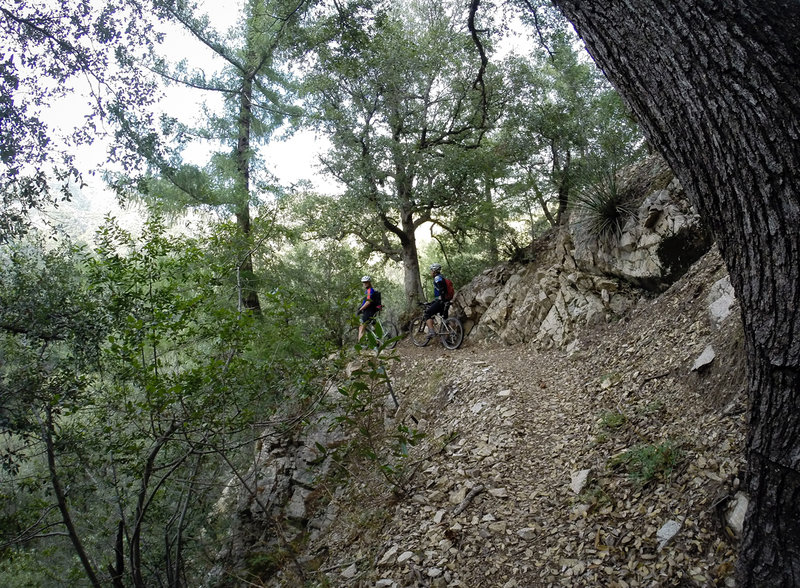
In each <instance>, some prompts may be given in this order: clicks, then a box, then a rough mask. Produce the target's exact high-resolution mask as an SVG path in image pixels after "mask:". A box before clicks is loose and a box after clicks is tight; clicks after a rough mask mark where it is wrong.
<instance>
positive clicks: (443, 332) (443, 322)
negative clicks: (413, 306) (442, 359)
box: [409, 301, 464, 349]
mask: <svg viewBox="0 0 800 588" xmlns="http://www.w3.org/2000/svg"><path fill="white" fill-rule="evenodd" d="M419 304H420V306H422V307H423V308H425V309H427V307H428V306H429V305H430V303H426V302H420V303H419ZM449 308H450V302H449V301H448V302H445V307H444V314H445V315H446V314H447V310H448V309H449ZM424 316H425V315H424V312H423V315H422V316H418V317H417V318H415V319H414V320H412V321H411V326H410V327H409V332H410V334H411V342H412V343H413V344H414V345H416V346H417V347H425V346H426V345H427V344H428V342H429V341H430V340H431V339H433V338H434V337H440V338H441V340H442V345H444V346H445V347H446V348H447V349H458V347H459V345H461V342H462V341H463V340H464V327H463V326H462V325H461V321H460V320H458V319H457V318H456V317H452V316H451V317H447V318H445V317H444V316H443V315H441V314H436V315H434V317H433V326H434V329H435V331H436V332H435V333H434V334H433V335H428V326H427V324H426V321H425V319H424V318H423V317H424Z"/></svg>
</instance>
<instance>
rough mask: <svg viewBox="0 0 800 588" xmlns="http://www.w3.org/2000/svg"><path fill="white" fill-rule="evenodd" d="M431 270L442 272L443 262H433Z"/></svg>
mask: <svg viewBox="0 0 800 588" xmlns="http://www.w3.org/2000/svg"><path fill="white" fill-rule="evenodd" d="M431 271H432V272H440V271H442V264H441V263H432V264H431Z"/></svg>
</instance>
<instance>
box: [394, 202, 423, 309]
mask: <svg viewBox="0 0 800 588" xmlns="http://www.w3.org/2000/svg"><path fill="white" fill-rule="evenodd" d="M401 225H402V226H401V229H402V232H403V235H402V236H401V237H400V245H401V246H402V248H403V290H404V293H405V296H406V311H407V312H409V313H411V312H414V311H415V310H416V308H417V304H418V303H419V302H421V301H422V300H424V299H425V293H424V292H423V290H422V281H421V280H420V271H419V255H418V252H417V237H416V230H417V225H416V223H415V222H414V217H413V215H412V214H411V213H410V212H404V213H401Z"/></svg>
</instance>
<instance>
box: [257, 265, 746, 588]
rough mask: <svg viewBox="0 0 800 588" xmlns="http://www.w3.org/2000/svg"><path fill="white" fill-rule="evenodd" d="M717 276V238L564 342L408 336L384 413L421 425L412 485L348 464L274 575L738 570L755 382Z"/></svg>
mask: <svg viewBox="0 0 800 588" xmlns="http://www.w3.org/2000/svg"><path fill="white" fill-rule="evenodd" d="M724 275H725V270H724V267H723V264H722V263H721V261H720V258H719V255H718V253H717V252H716V250H712V251H711V252H710V253H708V254H707V255H706V256H704V257H703V258H702V259H701V260H700V261H699V262H697V263H696V264H695V265H694V266H693V267H692V269H691V270H690V271H689V272H688V273H687V274H686V275H685V276H684V277H683V278H682V279H681V280H679V281H678V282H677V283H676V284H674V285H673V286H672V287H671V288H670V289H669V290H667V291H666V292H665V293H663V294H662V295H660V296H659V297H657V298H655V299H652V300H644V299H643V300H642V301H641V302H640V303H639V305H638V306H637V307H636V308H635V309H634V310H633V311H632V312H631V313H630V314H629V315H628V316H626V317H625V318H624V319H623V320H620V321H618V322H615V323H611V324H604V325H599V326H595V327H592V328H588V327H587V329H585V330H584V331H582V332H581V333H580V334H579V336H578V338H577V343H576V344H574V345H572V346H571V347H570V353H567V352H565V351H563V350H547V351H537V350H536V349H535V348H533V347H526V346H523V345H517V346H502V347H500V346H485V345H480V344H475V343H471V342H470V340H469V339H467V340H466V341H465V344H464V346H463V347H462V348H461V349H459V350H457V351H454V352H451V351H446V350H445V349H444V348H442V347H441V346H440V345H439V344H438V343H437V342H433V343H431V344H430V345H429V346H428V347H426V348H421V349H418V348H415V347H413V346H411V344H410V342H408V341H403V342H401V344H400V345H399V346H398V348H397V357H398V360H397V361H396V362H394V365H393V367H392V369H391V378H392V382H393V384H394V391H395V393H396V395H397V396H398V399H399V400H400V408H399V409H398V410H397V411H395V410H394V406H393V404H391V403H389V402H387V404H386V407H385V410H386V415H385V418H386V424H387V430H391V429H392V428H393V427H395V425H396V424H397V423H405V424H406V425H408V426H409V427H415V428H417V429H419V430H421V431H422V432H424V433H425V434H426V438H425V440H424V441H423V442H422V443H421V444H419V445H418V446H416V447H414V448H413V449H412V451H411V454H410V457H409V458H408V461H409V463H410V464H412V467H411V468H410V470H409V471H412V472H413V476H411V478H410V483H409V488H410V491H409V492H408V493H407V494H405V495H400V494H398V493H397V492H395V491H393V490H394V489H393V488H392V487H391V486H390V485H389V484H387V483H386V482H385V480H384V479H383V478H381V477H380V476H379V475H378V472H377V469H376V468H375V466H374V465H373V464H371V462H369V461H368V460H367V461H365V463H362V464H361V466H360V467H359V466H357V465H355V464H353V465H352V466H351V468H350V469H351V473H353V472H357V475H355V476H353V477H351V478H350V480H349V483H347V484H346V486H344V487H343V490H340V491H338V492H335V493H334V492H333V491H331V495H332V496H333V500H332V501H331V502H330V503H328V505H327V510H328V512H329V513H331V514H335V516H333V517H332V523H331V525H330V527H328V528H327V530H326V531H325V532H323V533H319V534H317V535H316V536H315V537H314V538H313V539H311V540H309V541H307V542H306V543H305V544H304V546H303V548H302V551H301V552H300V553H298V554H297V555H296V557H295V558H293V559H294V564H295V565H287V566H285V567H284V568H283V569H282V570H281V571H279V572H278V573H277V575H276V576H274V577H273V578H272V580H271V581H270V583H274V585H292V583H294V582H306V583H310V584H311V585H332V586H348V585H352V586H468V587H476V586H504V587H509V588H510V587H512V586H548V585H552V586H638V585H642V586H672V585H675V586H694V585H696V586H709V585H731V584H732V582H733V580H732V567H733V562H734V559H735V550H736V539H735V537H734V532H733V530H732V529H731V528H730V526H727V525H726V524H725V518H724V514H725V509H726V508H728V507H730V506H731V505H732V503H733V501H731V500H730V499H731V498H732V497H733V496H734V494H735V493H736V491H737V489H738V487H739V485H740V480H739V477H738V476H739V472H740V471H741V470H742V465H743V456H742V449H743V444H744V428H745V397H744V383H743V382H744V373H743V366H742V364H741V361H742V350H741V348H740V345H741V343H740V342H741V334H740V333H741V327H740V325H739V322H738V312H737V311H736V310H734V312H733V313H732V314H731V315H730V316H729V317H728V318H727V319H725V320H724V321H723V322H722V324H721V325H720V326H713V325H712V324H711V321H710V319H709V314H708V294H709V291H710V289H711V286H712V284H714V283H715V282H716V281H717V280H718V279H720V278H721V277H724ZM708 345H713V348H714V349H715V351H716V357H715V358H714V360H713V361H712V362H711V363H710V364H709V365H706V366H705V367H702V368H699V369H696V370H693V366H694V365H695V361H696V360H697V358H698V357H699V356H700V355H701V354H702V353H703V351H704V350H705V349H706V348H707V346H708ZM629 450H633V452H632V453H625V452H626V451H629ZM638 466H641V467H642V468H644V469H639V470H637V467H638ZM648 467H649V468H650V469H647V468H648ZM585 470H589V472H588V477H587V481H586V483H585V484H583V485H582V487H581V483H580V480H578V479H577V478H578V475H577V473H578V472H581V471H584V472H585ZM675 529H677V533H676V534H674V536H673V537H671V538H669V539H665V537H666V536H667V535H670V534H671V533H673V532H674V531H675ZM299 570H304V571H303V572H302V576H303V577H301V576H300V572H299Z"/></svg>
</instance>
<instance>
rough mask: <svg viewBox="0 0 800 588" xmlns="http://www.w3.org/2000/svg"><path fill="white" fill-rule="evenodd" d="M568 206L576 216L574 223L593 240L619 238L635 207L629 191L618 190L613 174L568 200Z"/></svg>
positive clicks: (607, 175)
mask: <svg viewBox="0 0 800 588" xmlns="http://www.w3.org/2000/svg"><path fill="white" fill-rule="evenodd" d="M572 207H573V210H574V211H576V212H577V213H578V214H577V215H575V218H574V222H575V224H577V225H579V226H581V227H584V228H585V230H586V232H587V233H588V234H590V235H592V236H595V237H605V236H607V235H613V236H614V237H619V235H620V234H621V233H622V229H623V227H624V226H625V223H626V222H627V221H628V219H630V218H631V217H632V216H634V215H635V214H636V208H637V206H636V204H635V203H634V202H633V201H632V199H631V194H630V192H629V191H628V190H623V189H620V187H619V186H618V184H617V178H616V174H614V173H613V172H612V173H608V174H606V175H605V176H604V177H603V178H602V179H601V180H600V181H598V182H595V183H594V184H592V185H591V186H589V187H587V188H586V189H584V190H582V191H581V192H579V193H578V194H577V195H576V196H575V197H574V198H573V200H572Z"/></svg>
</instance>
